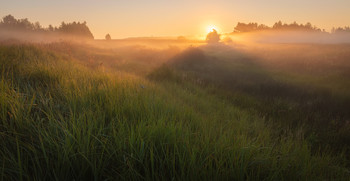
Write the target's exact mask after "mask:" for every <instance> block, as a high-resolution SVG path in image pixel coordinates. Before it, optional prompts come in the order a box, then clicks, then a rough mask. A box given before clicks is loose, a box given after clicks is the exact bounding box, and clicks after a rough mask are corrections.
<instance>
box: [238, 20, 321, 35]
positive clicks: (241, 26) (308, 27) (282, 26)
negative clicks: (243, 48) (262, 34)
mask: <svg viewBox="0 0 350 181" xmlns="http://www.w3.org/2000/svg"><path fill="white" fill-rule="evenodd" d="M261 30H292V31H311V32H321V29H319V28H317V27H316V26H313V25H312V24H311V23H306V24H305V25H304V24H298V23H296V22H294V23H291V24H287V23H282V22H281V21H278V22H276V23H275V24H274V25H273V26H272V27H269V26H266V25H264V24H260V25H259V24H258V23H248V24H246V23H240V22H239V23H238V24H237V25H236V27H235V28H234V32H236V33H244V32H252V31H261ZM323 31H324V30H323Z"/></svg>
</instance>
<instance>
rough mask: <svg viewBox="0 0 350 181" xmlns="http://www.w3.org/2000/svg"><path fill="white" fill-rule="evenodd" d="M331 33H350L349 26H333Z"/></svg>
mask: <svg viewBox="0 0 350 181" xmlns="http://www.w3.org/2000/svg"><path fill="white" fill-rule="evenodd" d="M332 33H350V27H349V26H346V27H344V28H343V27H339V28H333V29H332Z"/></svg>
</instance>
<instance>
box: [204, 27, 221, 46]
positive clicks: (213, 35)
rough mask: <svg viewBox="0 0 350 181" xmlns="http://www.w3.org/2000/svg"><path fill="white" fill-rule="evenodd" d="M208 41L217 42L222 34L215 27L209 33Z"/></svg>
mask: <svg viewBox="0 0 350 181" xmlns="http://www.w3.org/2000/svg"><path fill="white" fill-rule="evenodd" d="M206 41H207V42H208V43H217V42H219V41H220V35H219V34H218V32H217V31H216V30H215V29H213V30H212V32H210V33H208V35H207V38H206Z"/></svg>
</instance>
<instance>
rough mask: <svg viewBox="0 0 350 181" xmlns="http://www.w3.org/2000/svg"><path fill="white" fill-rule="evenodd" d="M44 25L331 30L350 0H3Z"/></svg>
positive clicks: (349, 15) (341, 22)
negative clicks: (300, 26) (254, 26)
mask: <svg viewBox="0 0 350 181" xmlns="http://www.w3.org/2000/svg"><path fill="white" fill-rule="evenodd" d="M8 14H11V15H13V16H15V17H16V18H18V19H22V18H28V19H29V20H30V21H32V22H36V21H38V22H40V23H41V24H42V25H43V26H45V27H46V26H48V25H49V24H52V25H54V26H59V25H60V24H61V22H62V21H65V22H72V21H81V22H82V21H86V22H87V25H88V26H89V28H90V30H91V32H92V33H93V34H94V36H95V38H97V39H100V38H104V37H105V35H106V34H107V33H109V34H110V35H111V36H112V38H127V37H150V36H153V37H158V36H163V37H165V36H204V35H205V34H206V33H207V29H208V27H210V26H213V27H216V29H217V30H218V32H219V33H228V32H232V31H233V29H234V27H235V26H236V24H237V23H238V22H245V23H248V22H258V23H262V24H266V25H269V26H272V25H273V24H274V22H277V21H279V20H281V21H282V22H286V23H292V22H294V21H296V22H297V23H303V24H305V23H307V22H311V23H312V24H313V25H316V26H317V27H319V28H321V29H326V30H327V31H330V30H331V28H332V27H343V26H350V0H289V1H286V0H56V1H54V0H0V16H1V17H4V16H6V15H8Z"/></svg>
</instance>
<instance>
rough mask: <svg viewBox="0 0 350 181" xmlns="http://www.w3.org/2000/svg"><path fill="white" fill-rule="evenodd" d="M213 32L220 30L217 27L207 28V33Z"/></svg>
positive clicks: (210, 26)
mask: <svg viewBox="0 0 350 181" xmlns="http://www.w3.org/2000/svg"><path fill="white" fill-rule="evenodd" d="M213 30H216V31H218V28H217V27H216V26H215V25H209V26H207V33H210V32H213Z"/></svg>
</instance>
